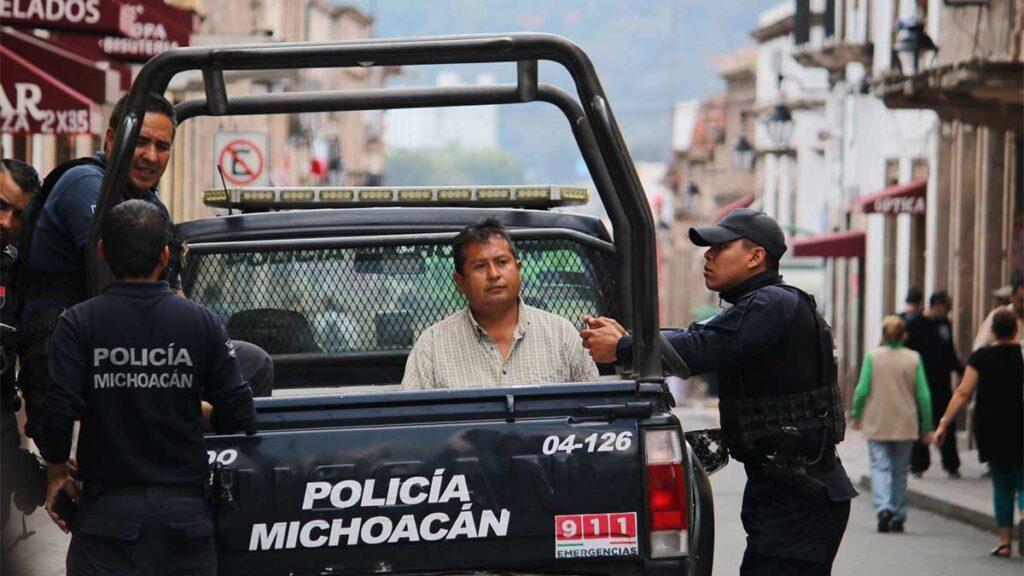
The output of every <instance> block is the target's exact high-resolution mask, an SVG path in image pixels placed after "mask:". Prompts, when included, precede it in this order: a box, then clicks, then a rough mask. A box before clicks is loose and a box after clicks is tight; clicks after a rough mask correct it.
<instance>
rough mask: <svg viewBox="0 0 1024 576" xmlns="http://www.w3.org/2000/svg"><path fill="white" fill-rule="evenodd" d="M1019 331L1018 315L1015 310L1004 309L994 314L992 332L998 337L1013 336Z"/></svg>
mask: <svg viewBox="0 0 1024 576" xmlns="http://www.w3.org/2000/svg"><path fill="white" fill-rule="evenodd" d="M1016 331H1017V317H1016V316H1015V315H1014V314H1013V312H1011V311H1009V310H1007V309H1005V308H1004V309H1002V310H996V313H995V314H993V315H992V333H993V334H995V335H996V338H1012V337H1013V333H1014V332H1016Z"/></svg>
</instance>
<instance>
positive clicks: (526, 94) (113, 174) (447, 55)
mask: <svg viewBox="0 0 1024 576" xmlns="http://www.w3.org/2000/svg"><path fill="white" fill-rule="evenodd" d="M540 60H547V61H551V62H555V63H557V64H560V65H561V66H562V67H564V68H565V69H566V70H567V71H568V72H569V74H570V75H571V76H572V78H573V81H574V83H575V86H576V91H577V95H578V97H579V100H578V101H577V100H575V99H574V98H573V97H572V96H570V95H569V94H567V93H566V92H564V91H563V90H561V89H559V88H557V87H555V86H552V85H549V84H542V83H539V82H538V61H540ZM481 62H515V63H516V72H517V74H516V77H517V81H516V83H515V84H500V85H495V86H465V87H427V88H384V89H372V90H348V91H315V92H312V91H307V92H286V93H272V94H261V95H256V96H232V97H228V95H227V91H226V87H225V82H224V71H226V70H274V69H297V68H298V69H305V68H331V67H368V66H403V65H405V66H408V65H422V64H471V63H481ZM188 70H201V71H202V75H203V86H204V91H205V98H202V99H194V100H188V101H185V102H182V103H180V104H178V105H177V107H176V111H177V113H178V115H179V120H180V121H183V120H186V119H189V118H193V117H196V116H224V115H248V114H281V113H298V112H330V111H348V110H367V109H391V108H422V107H436V106H477V105H490V104H513V103H525V102H534V101H541V102H548V103H550V104H553V105H555V106H556V107H558V109H559V110H561V111H562V113H563V114H564V115H565V117H566V119H567V120H568V121H569V125H570V128H571V129H572V132H573V135H574V136H575V138H576V142H577V145H578V146H579V149H580V153H581V154H582V156H583V159H584V161H585V162H586V164H587V168H588V169H589V170H590V173H591V177H592V178H593V180H594V184H595V186H596V188H597V191H598V194H600V196H601V201H602V202H603V203H604V206H605V210H606V211H607V213H608V216H609V218H610V219H611V222H612V226H613V229H614V232H615V238H614V243H615V247H616V251H615V253H616V255H615V257H616V264H617V269H618V277H617V282H618V286H619V290H620V291H621V292H620V294H621V298H622V302H623V306H622V313H623V317H622V318H621V320H622V321H623V324H624V325H625V326H627V327H631V328H632V330H633V336H634V339H633V342H634V347H633V366H634V370H635V373H636V374H637V376H638V378H639V380H640V381H661V380H662V375H661V374H662V373H661V359H660V357H659V350H658V334H659V333H658V317H659V316H658V287H657V265H656V248H655V228H654V222H653V219H652V216H651V210H650V206H649V205H648V202H647V197H646V195H645V194H644V191H643V188H642V187H641V185H640V180H639V178H638V177H637V174H636V169H635V167H634V165H633V161H632V159H631V158H630V155H629V151H628V150H627V148H626V144H625V142H624V141H623V139H622V135H621V133H620V132H619V128H618V124H617V123H616V121H615V116H614V115H613V114H612V109H611V106H610V104H609V103H608V99H607V97H606V96H605V94H604V90H603V89H602V87H601V83H600V81H599V80H598V78H597V73H596V71H595V69H594V65H593V63H592V62H591V61H590V58H589V57H587V55H586V54H585V53H584V52H583V50H582V49H581V48H580V47H579V46H577V45H576V44H574V43H573V42H571V41H569V40H567V39H565V38H563V37H560V36H555V35H552V34H540V33H511V34H487V35H471V36H442V37H423V38H395V39H391V38H388V39H369V40H355V41H345V42H289V43H277V44H252V45H238V46H215V47H190V48H176V49H172V50H168V51H166V52H164V53H162V54H160V55H158V56H155V57H154V58H152V59H151V60H149V62H147V63H146V65H145V66H144V67H143V68H142V70H141V71H140V72H139V74H138V76H137V77H136V79H135V82H133V83H132V87H131V89H130V91H129V93H128V101H127V106H126V110H125V115H124V118H123V119H122V120H121V123H120V124H119V125H118V126H117V135H116V137H115V139H114V145H113V149H112V152H111V157H110V158H109V159H108V162H109V165H108V167H107V171H106V174H105V176H104V178H103V184H102V188H101V191H100V196H99V199H98V200H97V204H96V212H95V215H94V217H93V220H92V227H91V229H90V231H89V241H88V243H87V259H86V273H87V280H88V287H89V291H90V294H96V293H98V292H99V290H100V289H102V287H103V286H104V285H105V283H106V268H105V266H104V265H103V263H102V261H101V260H100V258H99V255H98V253H97V250H96V243H97V241H98V240H99V235H100V230H101V226H102V224H103V220H104V218H105V216H106V214H107V213H109V211H110V209H111V208H113V206H114V205H115V204H116V202H117V199H118V198H119V197H120V195H121V190H119V183H123V182H124V181H125V178H126V177H127V173H128V168H129V165H130V163H131V160H132V155H133V150H134V149H135V143H136V141H137V140H138V137H139V132H140V130H141V126H142V119H143V117H144V116H145V106H146V98H147V96H146V95H147V94H148V93H150V92H153V93H157V94H162V93H164V91H165V90H166V89H167V85H168V83H169V82H170V80H171V78H172V77H173V76H174V75H175V74H177V73H179V72H184V71H188Z"/></svg>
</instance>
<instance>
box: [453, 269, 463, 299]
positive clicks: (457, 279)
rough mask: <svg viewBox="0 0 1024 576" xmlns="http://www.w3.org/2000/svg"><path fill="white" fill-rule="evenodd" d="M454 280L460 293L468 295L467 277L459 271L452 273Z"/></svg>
mask: <svg viewBox="0 0 1024 576" xmlns="http://www.w3.org/2000/svg"><path fill="white" fill-rule="evenodd" d="M452 280H453V281H454V282H455V287H456V288H458V290H459V294H462V295H463V296H465V295H466V278H465V276H463V275H462V274H459V273H458V272H453V273H452Z"/></svg>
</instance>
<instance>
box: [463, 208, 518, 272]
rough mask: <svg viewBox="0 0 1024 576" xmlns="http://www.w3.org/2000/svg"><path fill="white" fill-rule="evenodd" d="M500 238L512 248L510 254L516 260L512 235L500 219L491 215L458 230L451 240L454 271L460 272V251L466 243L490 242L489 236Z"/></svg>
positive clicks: (516, 255)
mask: <svg viewBox="0 0 1024 576" xmlns="http://www.w3.org/2000/svg"><path fill="white" fill-rule="evenodd" d="M495 237H497V238H502V239H503V240H505V242H508V247H509V249H510V250H512V256H513V257H514V258H515V259H516V260H518V259H519V254H518V253H517V252H516V246H515V244H513V243H512V237H511V236H509V234H508V228H505V225H504V224H502V223H501V220H498V219H497V218H495V217H493V216H491V217H490V218H485V219H483V220H480V221H479V222H476V223H474V224H470V225H469V226H466V227H465V228H463V229H462V231H461V232H459V235H458V236H456V237H455V241H454V242H452V259H453V260H454V262H455V271H456V272H458V273H459V274H462V264H463V257H462V251H463V249H464V247H465V245H466V244H472V243H480V244H484V243H486V242H490V240H491V238H495Z"/></svg>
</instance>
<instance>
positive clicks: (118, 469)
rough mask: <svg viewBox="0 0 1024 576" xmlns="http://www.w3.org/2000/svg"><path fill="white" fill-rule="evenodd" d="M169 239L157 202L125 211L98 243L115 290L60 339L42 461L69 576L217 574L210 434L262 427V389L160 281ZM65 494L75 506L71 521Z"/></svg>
mask: <svg viewBox="0 0 1024 576" xmlns="http://www.w3.org/2000/svg"><path fill="white" fill-rule="evenodd" d="M169 237H170V226H169V223H168V221H167V218H166V216H165V215H164V213H163V211H162V210H160V209H159V208H158V207H157V206H154V205H153V204H152V203H148V202H145V201H143V200H129V201H126V202H123V203H121V204H119V205H117V206H115V207H114V209H113V210H111V212H110V214H109V216H108V217H107V219H106V220H105V221H104V223H103V228H102V230H101V240H100V243H99V253H100V255H101V256H102V257H103V259H104V260H105V261H106V262H107V264H108V265H109V266H110V270H111V274H112V276H113V279H114V283H113V284H111V285H110V286H108V287H107V288H106V289H105V290H104V291H103V292H102V293H101V294H100V295H99V296H97V297H95V298H93V299H91V300H88V301H86V302H84V303H82V304H78V305H76V306H74V307H72V308H69V309H68V310H67V311H66V312H65V313H64V314H62V315H61V317H60V320H59V322H58V325H57V329H56V330H55V331H54V334H53V338H52V350H51V355H50V363H49V367H50V382H49V386H48V391H47V395H46V399H45V403H44V410H45V414H44V429H43V432H44V433H43V443H42V453H43V457H44V458H45V459H46V461H47V464H48V476H49V481H48V489H47V511H48V512H49V513H50V515H51V517H52V518H53V519H54V521H55V522H56V523H57V525H58V526H60V527H61V529H63V530H69V529H70V531H71V533H72V537H71V545H70V548H69V549H68V556H67V571H68V574H69V576H76V575H91V574H107V573H117V574H122V573H132V574H183V573H188V574H214V573H215V571H216V557H215V552H214V541H213V511H212V509H211V507H210V504H209V502H208V500H207V499H206V498H205V496H206V492H207V485H208V480H209V470H208V468H207V455H206V448H205V446H204V443H203V429H204V428H207V429H209V428H212V429H213V430H216V431H217V432H219V433H230V432H235V431H240V430H245V431H252V429H253V426H254V412H253V401H252V393H251V391H250V389H249V385H248V384H246V383H245V382H244V381H243V380H242V378H241V375H240V373H239V369H238V363H237V361H236V359H235V352H234V348H233V346H232V344H231V342H230V341H229V340H228V337H227V334H226V333H225V331H224V327H223V325H222V324H221V322H220V320H219V319H218V318H217V316H216V315H214V314H213V313H212V312H210V311H209V310H207V309H206V308H204V307H203V306H201V305H198V304H195V303H193V302H191V301H189V300H187V299H185V298H179V297H177V296H176V295H175V293H174V292H173V291H172V290H171V289H170V288H169V286H168V284H167V282H165V281H160V280H159V278H160V277H161V274H162V273H163V271H164V268H165V267H166V266H167V262H168V260H169V259H170V251H169V249H168V238H169ZM75 420H80V421H81V428H80V431H79V436H78V449H77V461H78V473H77V478H78V480H80V481H81V482H82V483H83V485H82V487H81V489H79V487H78V485H77V484H76V483H75V481H74V480H73V479H72V478H71V475H70V471H69V469H68V464H67V462H68V456H69V452H70V448H71V437H72V426H73V424H74V421H75ZM61 491H64V492H66V493H67V494H68V495H70V496H71V497H72V499H73V500H77V501H78V508H77V514H75V516H74V519H73V521H71V523H70V524H69V523H68V521H67V520H68V519H67V518H66V517H64V518H61V516H60V514H59V512H60V510H59V507H58V506H57V501H58V495H59V493H60V492H61Z"/></svg>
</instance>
